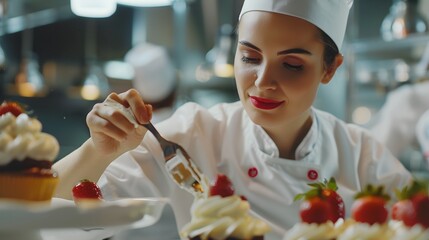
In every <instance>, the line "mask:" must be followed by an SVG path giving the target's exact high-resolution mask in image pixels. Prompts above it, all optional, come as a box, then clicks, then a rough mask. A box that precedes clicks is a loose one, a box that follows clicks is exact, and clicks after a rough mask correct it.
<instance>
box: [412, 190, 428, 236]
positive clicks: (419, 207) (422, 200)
mask: <svg viewBox="0 0 429 240" xmlns="http://www.w3.org/2000/svg"><path fill="white" fill-rule="evenodd" d="M411 201H412V203H413V206H414V209H415V213H416V214H415V216H416V222H417V223H418V224H420V225H422V226H423V227H425V228H429V196H428V195H427V194H424V193H419V194H417V195H415V196H414V197H413V198H412V200H411Z"/></svg>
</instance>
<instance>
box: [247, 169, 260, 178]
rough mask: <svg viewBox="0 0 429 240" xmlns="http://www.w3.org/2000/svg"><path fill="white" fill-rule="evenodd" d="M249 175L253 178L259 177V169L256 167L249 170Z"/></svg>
mask: <svg viewBox="0 0 429 240" xmlns="http://www.w3.org/2000/svg"><path fill="white" fill-rule="evenodd" d="M247 175H249V177H251V178H254V177H256V176H258V169H257V168H255V167H251V168H249V170H247Z"/></svg>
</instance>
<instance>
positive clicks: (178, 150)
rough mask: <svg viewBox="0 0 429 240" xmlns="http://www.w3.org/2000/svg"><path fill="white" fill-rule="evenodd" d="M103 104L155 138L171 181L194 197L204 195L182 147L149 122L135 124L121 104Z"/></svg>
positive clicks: (202, 187) (196, 172) (131, 114)
mask: <svg viewBox="0 0 429 240" xmlns="http://www.w3.org/2000/svg"><path fill="white" fill-rule="evenodd" d="M105 104H106V105H109V106H111V107H114V108H115V109H118V110H120V111H121V112H122V113H123V114H124V116H125V117H126V118H127V119H128V120H129V121H130V122H132V123H133V124H134V126H135V127H138V126H139V125H142V126H144V127H145V128H147V129H148V130H149V131H150V132H151V133H152V134H153V135H154V136H155V138H156V139H157V140H158V142H159V144H160V145H161V149H162V152H163V154H164V159H165V167H166V169H167V171H168V172H169V173H170V176H171V177H172V179H173V180H174V181H175V182H176V183H177V184H178V185H179V186H180V187H181V188H183V189H185V190H186V191H188V192H190V193H191V194H193V195H194V196H199V195H201V194H203V193H204V189H205V188H204V186H205V185H206V184H205V182H204V179H203V178H202V177H201V176H202V174H201V173H200V171H199V170H198V168H197V167H196V165H195V164H194V163H193V161H192V159H191V157H190V156H189V154H188V153H187V152H186V150H185V149H184V148H183V147H182V146H180V145H179V144H177V143H175V142H171V141H168V140H166V139H165V138H163V137H162V136H161V134H160V133H159V132H158V130H157V129H156V128H155V126H153V124H152V123H151V122H149V123H146V124H140V123H139V122H137V120H136V119H135V117H134V114H133V113H132V112H131V110H130V109H129V108H125V106H123V105H122V104H120V103H118V102H116V101H114V100H111V99H108V100H106V101H105Z"/></svg>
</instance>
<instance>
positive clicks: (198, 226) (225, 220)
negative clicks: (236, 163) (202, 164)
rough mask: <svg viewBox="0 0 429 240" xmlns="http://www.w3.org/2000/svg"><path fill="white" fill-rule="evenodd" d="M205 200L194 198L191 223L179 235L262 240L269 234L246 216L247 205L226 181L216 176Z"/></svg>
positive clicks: (210, 239)
mask: <svg viewBox="0 0 429 240" xmlns="http://www.w3.org/2000/svg"><path fill="white" fill-rule="evenodd" d="M205 192H208V195H207V196H201V197H197V198H196V199H195V201H194V203H193V205H192V208H191V215H192V219H191V222H189V223H188V224H186V225H185V226H184V227H183V229H182V231H181V233H180V234H181V236H182V238H188V239H191V240H227V239H228V240H262V239H264V235H265V234H266V233H267V232H268V231H269V230H270V228H269V226H268V225H267V224H266V223H265V222H263V221H262V220H259V219H256V218H253V217H252V216H250V215H249V210H250V205H249V202H248V201H247V200H245V199H244V198H243V197H241V196H238V195H236V194H235V193H234V189H233V187H232V184H231V182H230V180H229V179H228V178H227V177H226V176H225V175H221V174H220V175H218V176H217V179H216V182H215V184H214V185H213V186H211V188H210V190H209V191H205Z"/></svg>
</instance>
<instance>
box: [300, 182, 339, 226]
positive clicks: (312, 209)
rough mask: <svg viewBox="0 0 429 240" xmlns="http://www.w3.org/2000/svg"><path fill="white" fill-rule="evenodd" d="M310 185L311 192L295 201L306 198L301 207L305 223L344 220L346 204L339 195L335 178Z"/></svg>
mask: <svg viewBox="0 0 429 240" xmlns="http://www.w3.org/2000/svg"><path fill="white" fill-rule="evenodd" d="M308 185H309V186H310V187H311V189H310V190H309V191H307V192H306V193H303V194H298V195H297V196H296V197H295V200H299V199H302V198H305V201H304V202H303V203H302V204H301V206H300V215H301V219H302V221H303V222H307V223H312V222H315V223H323V222H326V221H328V220H329V221H332V222H334V223H335V222H336V221H337V220H338V219H339V218H344V215H345V207H344V202H343V199H342V197H341V196H340V195H339V194H338V193H337V190H338V187H337V183H336V182H335V179H334V178H330V179H329V181H328V180H326V179H325V180H324V181H323V182H318V183H310V184H308ZM322 202H323V203H322ZM322 209H323V210H322ZM325 215H326V216H325ZM325 218H326V219H325Z"/></svg>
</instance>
